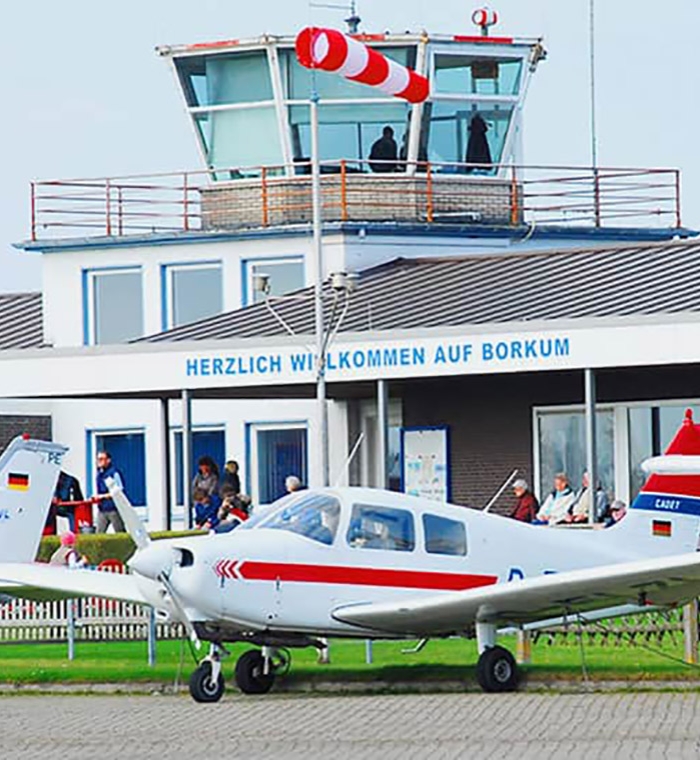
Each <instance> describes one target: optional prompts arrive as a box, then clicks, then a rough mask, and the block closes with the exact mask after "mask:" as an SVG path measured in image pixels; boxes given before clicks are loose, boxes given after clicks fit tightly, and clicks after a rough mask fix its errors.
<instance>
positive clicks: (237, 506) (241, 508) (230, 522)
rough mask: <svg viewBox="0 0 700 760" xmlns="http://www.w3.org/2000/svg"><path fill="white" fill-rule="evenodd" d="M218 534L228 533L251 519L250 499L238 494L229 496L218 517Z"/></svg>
mask: <svg viewBox="0 0 700 760" xmlns="http://www.w3.org/2000/svg"><path fill="white" fill-rule="evenodd" d="M217 517H218V519H219V524H218V525H217V526H216V529H215V530H216V532H217V533H228V532H229V531H230V530H233V529H234V528H235V527H236V526H238V525H240V524H241V523H242V522H245V520H247V519H248V518H249V517H250V497H249V496H243V495H238V494H232V495H229V496H227V497H226V498H225V499H224V501H223V504H222V505H221V507H220V508H219V512H218V515H217Z"/></svg>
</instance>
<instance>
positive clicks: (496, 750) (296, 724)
mask: <svg viewBox="0 0 700 760" xmlns="http://www.w3.org/2000/svg"><path fill="white" fill-rule="evenodd" d="M0 710H1V711H2V730H1V731H0V758H3V760H24V759H25V758H32V759H34V758H40V759H41V760H53V759H54V758H56V759H58V758H60V759H61V760H65V758H70V760H83V759H85V760H88V759H89V760H95V758H99V759H100V760H111V759H112V758H119V760H132V759H133V760H142V759H145V758H157V759H158V760H163V758H165V757H168V758H181V757H182V758H192V759H193V760H194V759H196V758H208V760H218V758H224V757H226V758H246V760H257V759H258V758H260V760H268V759H269V760H273V759H274V760H276V759H277V758H280V759H281V758H285V759H296V758H304V759H305V760H316V759H317V758H319V759H320V758H323V760H326V759H327V758H334V760H339V759H340V758H358V759H363V758H380V760H392V759H393V758H401V760H411V758H421V759H423V758H428V759H429V760H443V758H459V759H460V760H462V759H463V758H465V757H468V758H470V760H471V759H472V758H491V759H493V760H496V759H497V758H518V760H529V758H533V759H534V758H537V760H544V759H545V758H565V760H573V759H574V758H586V760H592V759H593V758H630V757H633V758H635V760H644V759H645V758H673V759H675V758H686V757H687V758H691V757H692V758H696V757H698V756H699V755H700V694H698V693H636V694H563V695H562V694H560V695H555V694H513V695H483V694H440V695H434V694H433V695H431V694H414V695H398V696H362V697H359V696H340V697H336V696H334V697H328V696H323V697H319V696H316V697H307V696H298V695H294V696H291V695H289V696H280V695H277V696H275V695H270V696H267V697H243V696H238V695H235V694H226V695H225V696H224V698H223V700H222V701H221V702H219V703H218V704H215V705H198V704H195V703H194V702H192V701H191V700H190V698H189V697H186V696H165V695H153V696H127V695H113V696H96V695H88V696H56V695H44V696H35V695H33V696H30V695H18V696H9V695H5V696H0Z"/></svg>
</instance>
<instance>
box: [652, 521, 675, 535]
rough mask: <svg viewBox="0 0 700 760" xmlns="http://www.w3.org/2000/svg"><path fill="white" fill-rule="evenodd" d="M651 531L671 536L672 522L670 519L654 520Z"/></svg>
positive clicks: (655, 533)
mask: <svg viewBox="0 0 700 760" xmlns="http://www.w3.org/2000/svg"><path fill="white" fill-rule="evenodd" d="M651 532H652V534H653V535H654V536H663V537H664V538H671V522H670V521H669V520H654V521H653V522H652V524H651Z"/></svg>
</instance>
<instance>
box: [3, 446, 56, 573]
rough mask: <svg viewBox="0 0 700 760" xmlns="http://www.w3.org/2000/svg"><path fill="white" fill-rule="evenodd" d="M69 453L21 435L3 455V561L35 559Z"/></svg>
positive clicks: (30, 560)
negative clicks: (64, 460)
mask: <svg viewBox="0 0 700 760" xmlns="http://www.w3.org/2000/svg"><path fill="white" fill-rule="evenodd" d="M67 450H68V449H67V448H66V447H65V446H62V445H61V444H58V443H50V442H48V441H37V440H34V439H31V438H29V437H28V436H18V437H17V438H15V439H14V440H13V441H11V443H10V445H9V446H8V447H7V448H6V449H5V451H4V452H3V453H2V454H1V455H0V562H32V561H33V560H34V559H35V557H36V553H37V550H38V549H39V542H40V541H41V533H42V528H43V527H44V523H45V522H46V517H47V515H48V511H49V506H50V505H51V499H52V497H53V494H54V491H55V489H56V481H57V480H58V474H59V472H60V470H61V461H62V459H63V456H64V454H65V453H66V451H67Z"/></svg>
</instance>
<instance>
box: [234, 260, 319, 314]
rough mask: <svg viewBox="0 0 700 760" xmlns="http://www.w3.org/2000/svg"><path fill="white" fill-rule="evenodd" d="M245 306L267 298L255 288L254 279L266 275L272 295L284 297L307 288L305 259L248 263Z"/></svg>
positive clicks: (246, 263)
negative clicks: (256, 276)
mask: <svg viewBox="0 0 700 760" xmlns="http://www.w3.org/2000/svg"><path fill="white" fill-rule="evenodd" d="M244 268H245V283H246V287H245V293H244V298H243V301H244V304H243V305H244V306H248V305H250V304H252V303H258V302H259V301H262V300H263V298H264V297H265V296H264V295H263V294H262V293H260V292H258V291H256V290H255V289H254V288H253V277H254V276H255V275H258V274H266V275H268V277H269V283H270V295H271V296H283V295H285V294H286V293H291V292H293V291H295V290H300V289H301V288H303V287H304V286H305V284H306V283H305V280H304V259H303V258H302V257H301V256H293V257H292V256H290V257H283V258H278V259H258V260H255V261H246V262H245V263H244Z"/></svg>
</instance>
